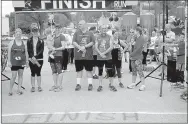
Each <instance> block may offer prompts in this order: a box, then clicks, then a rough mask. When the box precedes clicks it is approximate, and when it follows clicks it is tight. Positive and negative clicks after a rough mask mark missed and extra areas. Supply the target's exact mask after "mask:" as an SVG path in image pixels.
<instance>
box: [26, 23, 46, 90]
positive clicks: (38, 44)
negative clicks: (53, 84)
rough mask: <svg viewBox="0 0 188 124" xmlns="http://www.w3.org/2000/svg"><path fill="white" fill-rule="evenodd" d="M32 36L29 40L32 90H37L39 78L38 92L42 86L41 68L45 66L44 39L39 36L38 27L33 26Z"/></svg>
mask: <svg viewBox="0 0 188 124" xmlns="http://www.w3.org/2000/svg"><path fill="white" fill-rule="evenodd" d="M31 34H32V37H31V38H30V39H28V41H27V48H28V55H29V60H30V61H29V67H30V70H31V86H32V88H31V92H35V79H36V78H37V83H38V92H41V91H42V88H41V69H42V66H43V52H44V41H43V40H42V39H40V38H39V30H38V27H36V26H35V27H31ZM35 76H37V77H35Z"/></svg>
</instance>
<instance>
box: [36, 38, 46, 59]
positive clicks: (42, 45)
mask: <svg viewBox="0 0 188 124" xmlns="http://www.w3.org/2000/svg"><path fill="white" fill-rule="evenodd" d="M41 42H42V43H41V47H40V51H39V52H38V54H37V55H36V56H34V57H35V58H36V57H38V56H39V55H40V54H42V53H43V52H44V41H43V40H41Z"/></svg>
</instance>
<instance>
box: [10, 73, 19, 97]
mask: <svg viewBox="0 0 188 124" xmlns="http://www.w3.org/2000/svg"><path fill="white" fill-rule="evenodd" d="M16 77H17V71H12V78H11V79H10V90H9V93H12V89H13V86H14V82H15V80H16Z"/></svg>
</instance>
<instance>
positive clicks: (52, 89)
mask: <svg viewBox="0 0 188 124" xmlns="http://www.w3.org/2000/svg"><path fill="white" fill-rule="evenodd" d="M56 88H57V87H56V86H52V87H51V88H50V90H49V91H54V90H55V89H56Z"/></svg>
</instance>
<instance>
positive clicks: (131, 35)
mask: <svg viewBox="0 0 188 124" xmlns="http://www.w3.org/2000/svg"><path fill="white" fill-rule="evenodd" d="M126 42H127V45H128V50H127V51H128V52H129V54H130V52H131V50H133V47H134V43H135V36H134V29H130V33H129V35H128V36H127V40H126ZM129 54H128V55H129ZM128 60H129V61H128V63H129V71H130V72H132V68H131V60H130V55H129V57H128Z"/></svg>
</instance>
